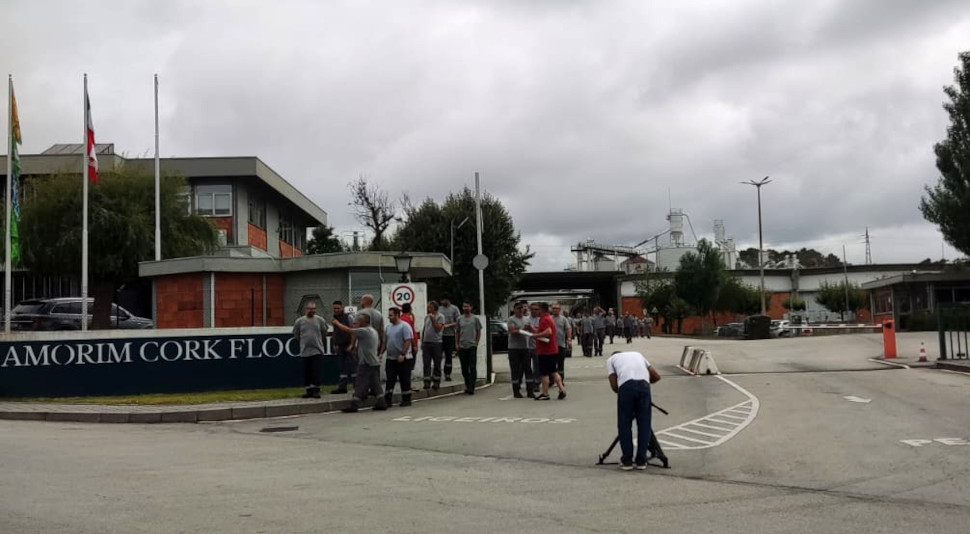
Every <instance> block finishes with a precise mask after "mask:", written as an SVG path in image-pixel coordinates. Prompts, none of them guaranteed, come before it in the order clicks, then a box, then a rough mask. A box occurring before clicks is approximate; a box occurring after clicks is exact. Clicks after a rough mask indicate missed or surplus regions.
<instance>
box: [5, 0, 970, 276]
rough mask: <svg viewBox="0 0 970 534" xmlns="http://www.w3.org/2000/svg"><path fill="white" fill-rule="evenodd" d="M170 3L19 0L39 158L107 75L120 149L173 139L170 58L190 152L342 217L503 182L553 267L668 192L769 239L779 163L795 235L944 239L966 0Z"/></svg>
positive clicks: (74, 128)
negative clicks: (897, 230)
mask: <svg viewBox="0 0 970 534" xmlns="http://www.w3.org/2000/svg"><path fill="white" fill-rule="evenodd" d="M164 5H165V9H159V8H158V4H157V3H155V2H103V3H97V4H92V5H91V6H92V8H91V9H87V10H85V11H84V12H80V13H78V12H76V11H70V13H72V15H71V16H70V17H68V16H67V15H65V14H64V13H68V12H69V11H68V9H67V8H68V7H69V6H70V3H66V2H26V1H23V2H10V3H6V4H4V6H3V7H0V15H2V16H3V18H4V19H5V20H9V19H10V18H11V17H12V16H13V15H14V14H16V16H17V18H18V20H20V21H21V24H20V25H19V26H17V27H16V28H14V29H13V30H12V31H10V32H5V33H4V34H2V35H0V46H3V47H4V50H8V51H9V50H17V53H16V54H8V55H10V65H11V67H10V68H11V70H13V71H14V74H15V75H16V82H17V88H18V97H19V98H20V100H21V119H22V121H23V122H24V128H25V136H26V141H27V145H28V146H27V147H26V148H27V151H39V150H42V149H43V148H45V147H46V146H48V145H50V144H53V143H56V142H66V141H70V140H71V139H72V138H73V136H75V135H76V134H77V133H78V131H79V128H78V125H79V124H80V115H79V113H78V112H77V103H78V102H79V99H80V74H81V73H82V72H84V71H87V72H89V73H90V74H91V76H92V91H93V92H92V99H93V105H94V107H95V123H96V125H97V126H98V133H99V140H103V141H114V142H115V143H117V145H118V148H119V149H120V150H127V151H129V152H132V153H141V152H144V151H146V150H148V149H149V148H150V147H151V146H152V137H151V85H150V84H151V74H152V73H154V72H158V73H159V74H160V75H161V83H162V99H161V104H160V105H161V112H162V131H163V137H162V151H163V153H164V154H165V155H171V154H177V155H183V156H188V155H198V156H213V155H240V154H256V155H258V156H260V157H261V158H262V159H263V160H264V161H266V162H267V163H268V164H269V165H270V166H272V167H273V168H274V169H276V170H277V171H278V172H280V173H281V174H282V175H283V176H285V177H287V179H289V180H290V181H291V182H293V183H294V184H295V185H296V186H297V187H299V188H300V189H302V190H304V191H306V192H307V194H308V195H309V196H310V197H311V198H312V199H314V200H315V201H316V202H317V203H319V204H320V205H321V206H322V207H323V208H324V209H326V210H328V211H329V212H330V213H331V222H332V223H333V224H335V225H336V226H337V228H338V230H341V231H342V230H346V229H350V228H353V227H356V226H358V225H357V223H356V222H354V221H353V220H352V217H351V216H350V213H349V210H347V209H346V202H347V199H348V195H347V189H346V184H347V183H348V182H349V181H350V180H352V179H353V178H354V177H356V176H357V175H358V174H359V173H364V174H367V175H368V176H370V177H371V178H372V179H374V180H375V181H378V182H380V183H381V184H382V185H383V186H384V187H385V188H386V189H387V190H388V191H389V192H390V193H391V194H392V196H397V195H399V194H400V193H401V192H405V191H406V192H408V193H409V194H410V196H411V197H412V198H414V199H423V198H425V197H428V196H431V197H434V198H437V199H441V198H443V197H444V196H445V195H446V194H447V192H449V191H454V190H457V189H459V188H461V187H463V186H465V185H469V186H470V185H472V176H473V173H474V172H475V171H480V172H481V173H482V175H483V178H484V184H485V187H486V189H487V190H488V191H489V192H491V193H493V194H495V195H497V196H499V197H500V198H502V199H504V200H505V201H506V205H507V207H508V209H509V211H510V213H511V214H512V216H513V217H514V219H515V221H516V223H517V226H518V227H519V229H520V230H521V231H522V234H523V236H524V238H528V239H529V240H532V241H535V243H536V246H535V250H536V251H537V252H538V253H539V254H540V256H539V257H537V262H536V263H537V264H542V265H549V266H561V265H560V263H561V257H562V256H563V254H562V253H561V252H559V251H558V250H553V248H555V245H547V244H545V243H552V242H555V243H556V244H559V243H562V244H565V245H564V246H568V244H569V243H574V242H578V241H580V240H583V239H586V238H587V237H592V238H595V239H596V240H598V241H602V242H606V243H627V244H632V243H634V242H637V241H640V240H642V239H646V238H648V237H650V236H651V235H652V234H653V233H656V232H658V231H662V230H663V229H664V228H665V225H666V223H665V221H664V214H665V213H666V211H667V207H668V191H669V193H670V197H671V199H672V204H673V207H679V208H683V209H684V210H686V211H687V212H688V213H689V214H690V216H691V219H692V221H693V223H694V228H695V230H696V231H697V233H698V234H700V235H702V236H704V235H707V236H709V235H710V234H711V226H712V223H713V220H714V219H723V220H725V223H726V225H727V227H728V232H729V234H731V235H733V236H734V237H735V238H737V239H738V240H739V241H741V242H742V243H752V242H754V241H755V240H756V238H757V221H756V212H755V210H756V205H755V194H754V190H753V189H752V188H750V187H745V186H742V185H739V184H738V183H737V182H738V181H739V180H746V179H751V178H760V177H762V176H764V175H771V176H772V177H773V178H774V179H775V182H774V183H772V184H771V185H769V186H768V187H767V188H766V189H765V191H764V192H765V204H764V208H765V210H764V211H765V220H766V224H770V233H769V234H768V235H769V236H770V237H769V243H770V242H775V243H781V242H783V243H799V242H801V243H808V242H819V243H829V242H830V241H831V239H832V236H837V235H842V234H855V233H861V231H862V230H863V229H864V227H865V226H866V225H870V226H872V227H874V228H886V229H887V233H888V232H890V231H892V230H889V229H890V228H894V227H900V226H905V227H907V228H909V227H911V226H914V225H915V227H921V228H924V229H928V230H927V231H929V232H931V233H932V227H930V226H928V225H926V223H923V221H922V219H921V217H920V215H919V213H918V212H917V210H916V204H917V202H918V198H919V195H920V193H921V190H922V186H923V184H925V183H930V182H933V181H935V179H936V178H935V177H936V172H935V169H934V167H933V156H932V151H931V149H932V144H933V143H935V142H936V141H938V140H939V139H940V138H942V136H943V135H944V133H945V127H946V116H945V114H944V113H943V112H942V110H941V108H940V103H941V102H942V99H943V95H942V91H941V86H942V85H944V84H947V83H950V79H951V74H950V72H951V69H952V67H953V65H954V64H955V61H956V54H957V52H958V51H959V50H960V49H961V48H960V47H966V43H965V40H964V39H963V36H965V35H967V34H968V32H970V7H967V6H964V2H955V1H941V2H929V3H927V2H915V1H911V2H907V1H899V0H894V1H878V2H877V1H875V0H869V1H860V2H828V3H818V2H797V1H789V2H755V1H744V2H723V3H719V4H718V3H710V2H707V3H704V4H703V5H702V4H700V3H696V4H695V3H671V2H636V1H629V2H612V3H603V2H582V1H577V2H512V1H503V2H434V1H427V2H365V3H358V2H337V3H327V4H320V3H316V2H297V1H283V2H274V3H265V2H261V3H260V2H247V3H238V2H226V3H218V2H205V3H197V2H166V3H165V4H164ZM91 28H99V29H102V31H97V32H92V31H90V30H91ZM3 113H5V110H3ZM920 225H922V226H920ZM914 232H915V231H914ZM921 235H922V234H921ZM919 241H920V240H919V239H914V240H913V241H912V242H911V243H909V244H905V245H901V247H903V248H905V249H906V250H909V251H911V254H912V255H913V256H914V259H917V258H915V256H919V258H918V259H922V257H925V256H926V255H927V254H929V252H926V251H924V248H921V245H920V243H919ZM826 246H828V245H826ZM544 247H545V248H544ZM550 247H552V248H550ZM933 250H935V248H934V249H933ZM545 256H548V257H549V259H548V261H547V259H546V258H545Z"/></svg>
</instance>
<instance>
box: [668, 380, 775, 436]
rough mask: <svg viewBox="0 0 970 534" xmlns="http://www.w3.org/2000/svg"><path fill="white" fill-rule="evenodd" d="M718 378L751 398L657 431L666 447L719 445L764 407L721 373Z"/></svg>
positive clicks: (739, 430)
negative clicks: (716, 432) (701, 429)
mask: <svg viewBox="0 0 970 534" xmlns="http://www.w3.org/2000/svg"><path fill="white" fill-rule="evenodd" d="M715 378H718V379H720V380H723V381H724V382H726V383H727V384H728V385H730V386H731V387H733V388H734V389H736V390H738V391H739V392H741V393H742V394H744V395H745V396H746V397H747V398H748V399H747V400H745V401H744V402H741V403H739V404H735V405H734V406H731V407H729V408H725V409H723V410H721V411H718V412H714V413H712V414H710V415H706V416H704V417H701V418H699V419H694V420H693V421H688V422H686V423H681V424H679V425H677V426H672V427H670V428H665V429H663V430H660V431H659V432H657V441H659V442H660V444H661V445H662V446H663V447H664V448H669V449H671V450H698V449H709V448H711V447H716V446H718V445H721V444H723V443H724V442H726V441H727V440H729V439H731V438H733V437H734V436H736V435H737V434H738V433H739V432H741V431H742V430H744V428H745V427H746V426H748V425H749V424H751V422H752V421H754V419H755V417H757V415H758V410H759V408H760V407H761V403H760V402H759V401H758V398H757V397H755V396H754V395H752V394H751V393H750V392H749V391H747V390H746V389H744V388H742V387H741V386H739V385H737V384H735V383H734V382H731V381H730V380H728V379H727V378H724V377H723V376H717V377H715ZM715 425H717V426H715ZM691 427H695V428H691ZM696 428H706V429H709V430H715V431H718V432H726V434H714V433H713V432H703V431H700V430H696ZM686 433H689V434H688V435H686V436H685V435H684V434H686ZM692 436H693V437H692Z"/></svg>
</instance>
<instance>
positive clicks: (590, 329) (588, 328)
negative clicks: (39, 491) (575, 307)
mask: <svg viewBox="0 0 970 534" xmlns="http://www.w3.org/2000/svg"><path fill="white" fill-rule="evenodd" d="M581 328H582V329H583V356H586V357H587V358H592V357H593V338H594V337H595V336H596V328H595V327H594V326H593V318H592V317H590V316H589V315H586V316H584V317H583V320H582V324H581Z"/></svg>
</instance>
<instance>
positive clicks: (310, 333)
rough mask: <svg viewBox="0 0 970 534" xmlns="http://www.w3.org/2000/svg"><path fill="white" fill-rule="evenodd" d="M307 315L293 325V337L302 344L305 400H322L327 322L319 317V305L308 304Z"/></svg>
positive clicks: (314, 303)
mask: <svg viewBox="0 0 970 534" xmlns="http://www.w3.org/2000/svg"><path fill="white" fill-rule="evenodd" d="M304 310H305V312H306V314H305V315H303V316H302V317H300V318H299V319H297V320H296V322H295V323H293V337H294V338H296V340H297V341H299V342H300V356H301V359H302V360H303V388H304V393H303V398H304V399H309V398H314V399H319V398H320V367H321V365H322V364H323V353H324V352H326V350H325V349H324V347H323V339H324V338H325V337H327V322H326V321H324V320H323V318H322V317H320V316H319V315H317V303H316V302H308V303H307V305H306V307H305V308H304Z"/></svg>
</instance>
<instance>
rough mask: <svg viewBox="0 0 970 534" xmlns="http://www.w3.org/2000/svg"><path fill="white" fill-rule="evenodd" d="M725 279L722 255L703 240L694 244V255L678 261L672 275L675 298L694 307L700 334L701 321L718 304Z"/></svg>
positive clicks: (688, 255)
mask: <svg viewBox="0 0 970 534" xmlns="http://www.w3.org/2000/svg"><path fill="white" fill-rule="evenodd" d="M724 278H725V270H724V261H723V259H722V258H721V252H720V251H719V250H718V249H717V247H715V246H714V245H713V244H712V243H711V242H710V241H708V240H706V239H701V240H700V241H699V242H698V243H697V252H696V253H695V252H688V253H687V254H684V256H682V257H681V258H680V265H679V266H678V267H677V272H676V273H675V274H674V284H675V285H676V287H677V296H678V297H680V298H681V299H683V300H684V302H686V303H688V304H690V305H691V306H693V308H694V311H695V312H696V313H697V315H700V316H701V330H702V331H703V330H704V321H705V320H706V318H707V316H708V314H710V313H711V311H712V310H714V307H715V304H716V303H717V299H718V295H719V293H720V290H721V287H722V286H723V285H724Z"/></svg>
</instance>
